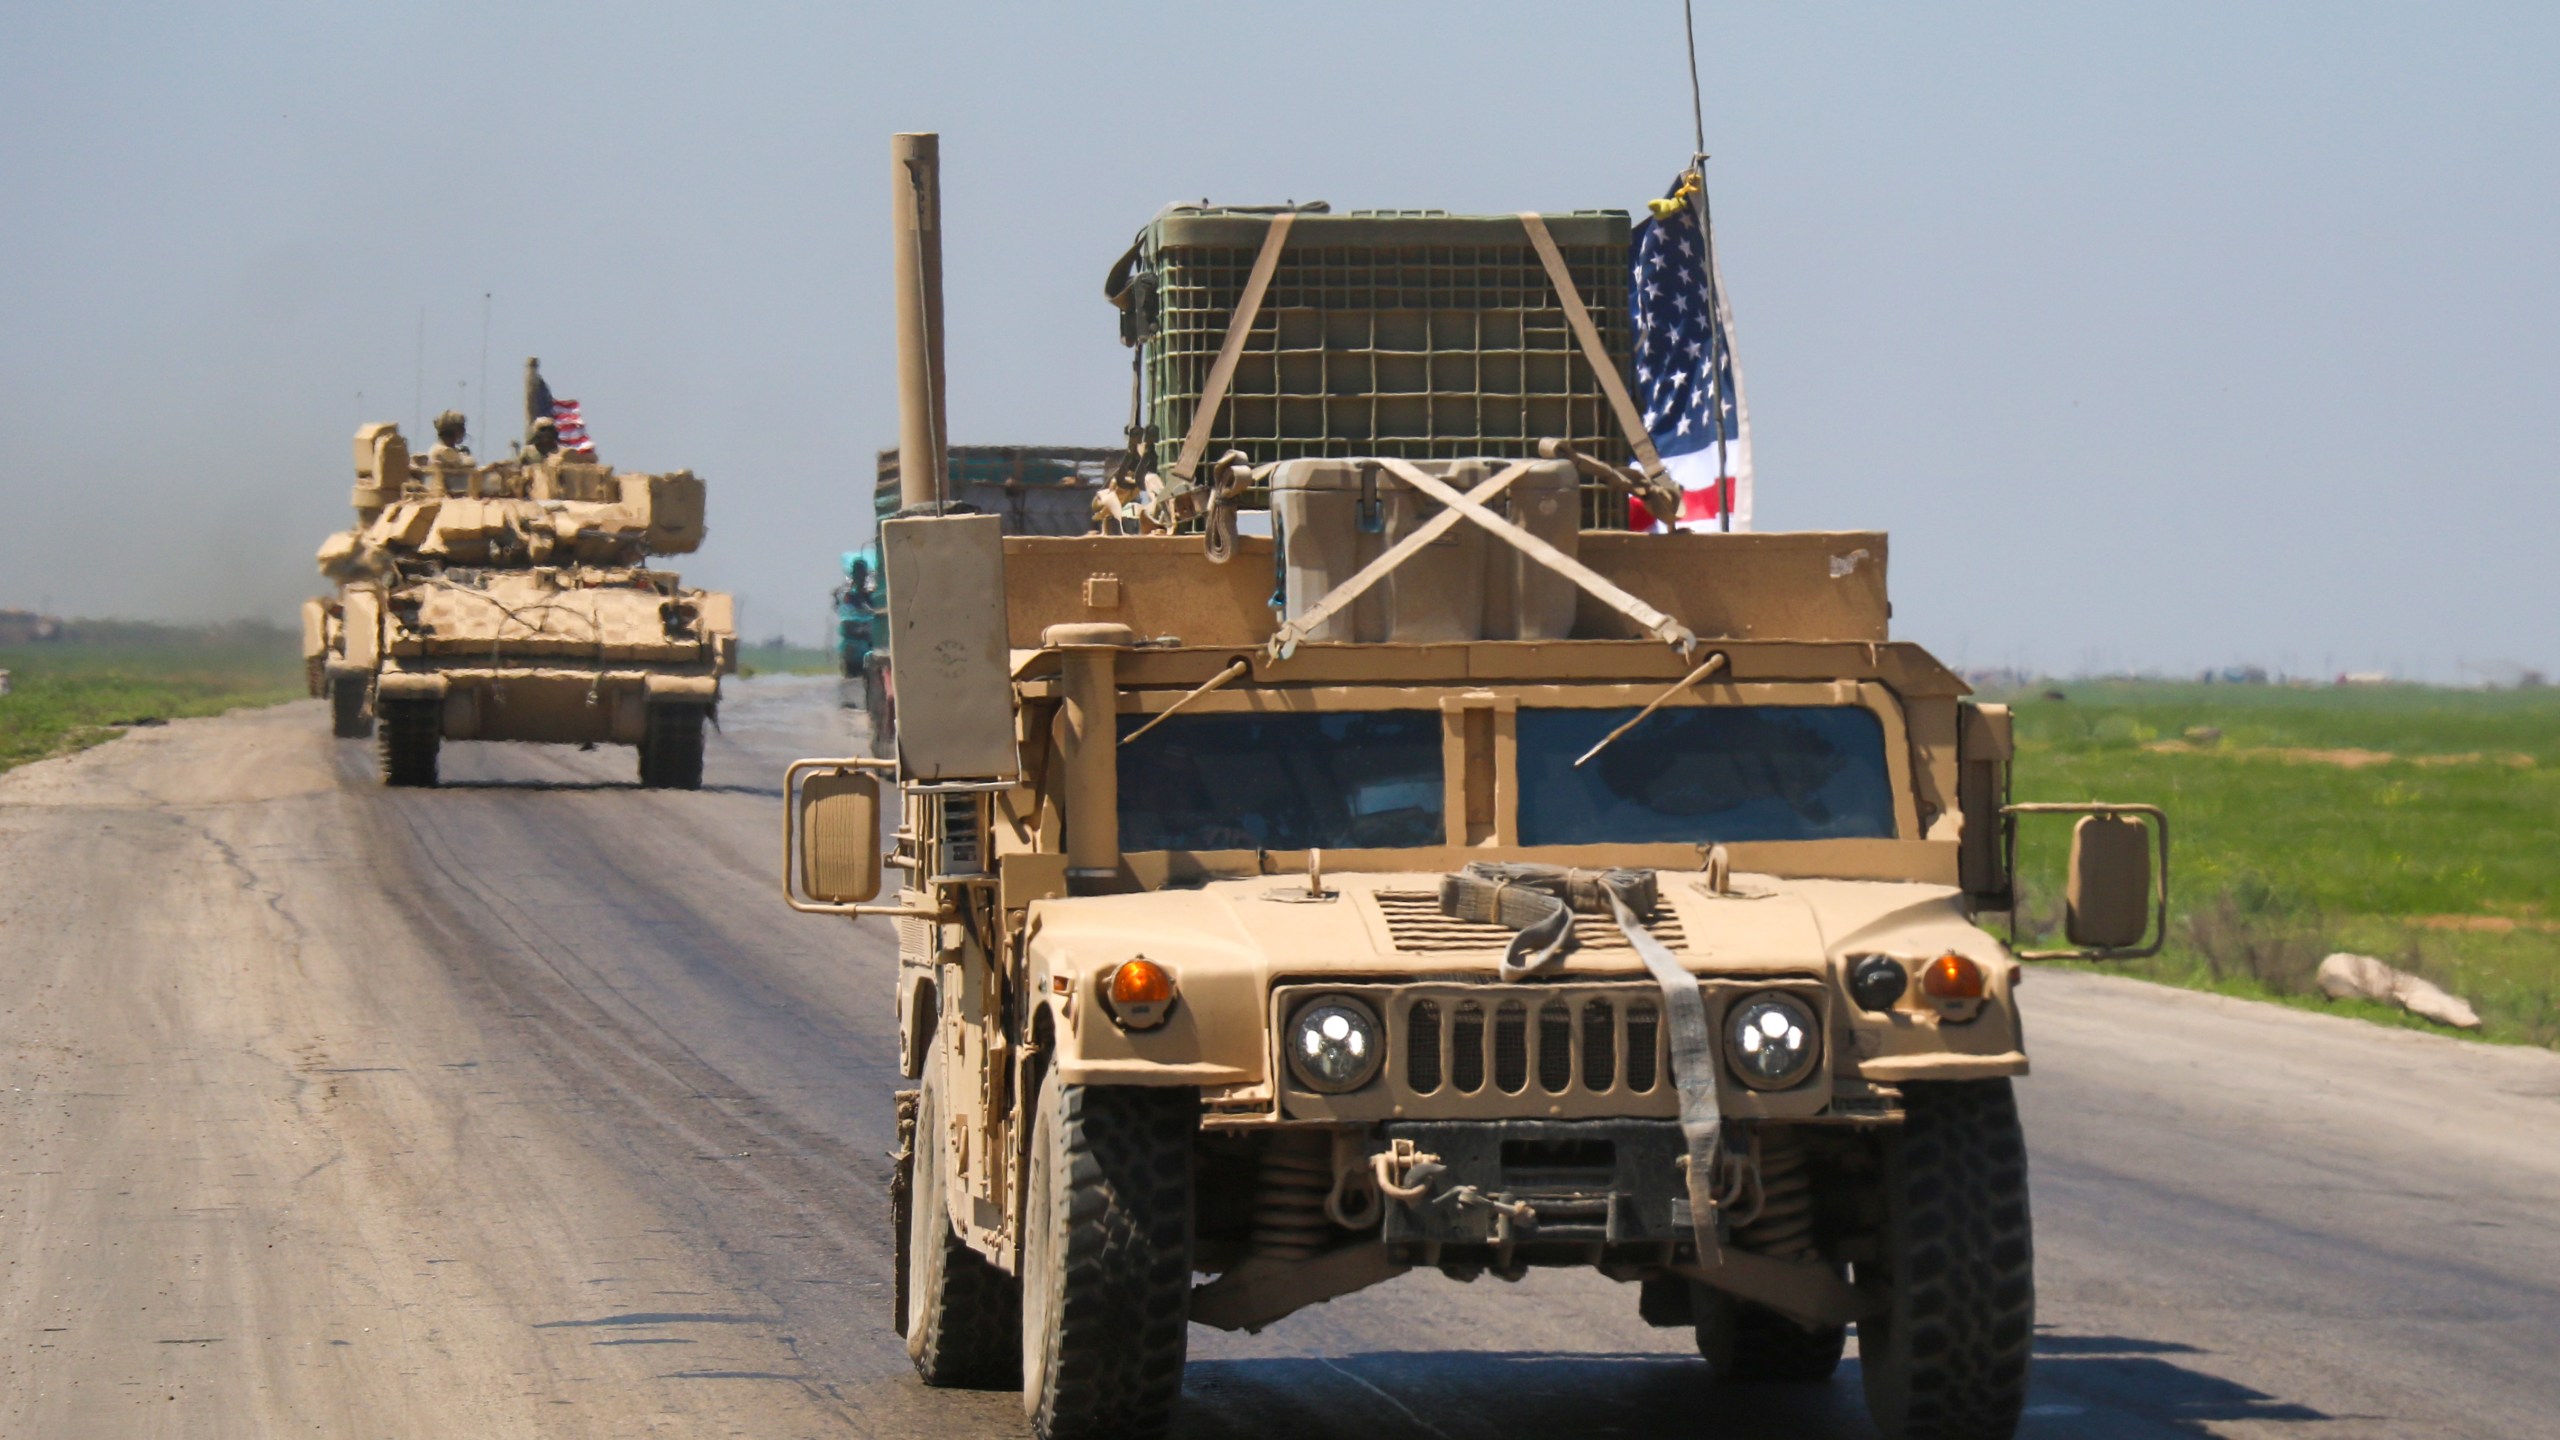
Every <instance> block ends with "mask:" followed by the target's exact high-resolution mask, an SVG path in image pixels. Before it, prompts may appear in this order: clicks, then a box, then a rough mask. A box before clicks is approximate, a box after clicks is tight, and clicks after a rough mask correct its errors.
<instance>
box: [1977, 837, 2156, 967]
mask: <svg viewBox="0 0 2560 1440" xmlns="http://www.w3.org/2000/svg"><path fill="white" fill-rule="evenodd" d="M2001 813H2002V814H2003V815H2004V816H2009V817H2015V816H2019V815H2056V814H2059V815H2078V816H2079V817H2080V821H2079V823H2078V824H2076V825H2074V826H2072V827H2071V873H2070V879H2069V881H2068V883H2067V886H2066V888H2065V890H2064V893H2063V923H2062V929H2063V934H2064V936H2065V938H2067V939H2069V940H2070V942H2071V946H2072V948H2071V949H2068V950H2021V951H2018V952H2017V956H2018V958H2019V959H2021V960H2139V959H2141V958H2142V957H2144V956H2146V955H2157V954H2159V953H2160V947H2161V945H2162V943H2163V942H2165V941H2166V940H2167V938H2168V932H2169V817H2168V816H2167V815H2166V814H2165V813H2163V812H2162V811H2161V810H2160V808H2159V807H2158V806H2155V805H2095V804H2092V805H2011V806H2007V807H2004V809H2003V810H2002V812H2001ZM2010 823H2011V829H2010V833H2009V841H2010V846H2011V848H2012V849H2014V847H2015V845H2016V829H2015V824H2016V822H2015V820H2014V819H2012V820H2011V822H2010ZM2155 852H2156V855H2157V859H2158V863H2157V865H2156V866H2155V865H2154V863H2153V860H2154V855H2155ZM2011 870H2012V873H2014V870H2015V863H2014V859H2013V860H2012V864H2011ZM2015 919H2016V915H2015V912H2014V911H2013V912H2012V913H2011V920H2012V926H2013V928H2012V930H2011V932H2010V943H2011V945H2012V947H2013V948H2014V946H2015V944H2016V940H2017V934H2016V930H2015V928H2014V922H2015Z"/></svg>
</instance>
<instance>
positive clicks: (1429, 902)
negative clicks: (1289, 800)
mask: <svg viewBox="0 0 2560 1440" xmlns="http://www.w3.org/2000/svg"><path fill="white" fill-rule="evenodd" d="M1376 899H1377V902H1378V913H1379V914H1381V915H1383V916H1385V917H1386V921H1387V935H1388V936H1389V938H1391V939H1393V940H1394V941H1395V946H1396V948H1397V949H1399V950H1404V951H1408V952H1421V953H1431V954H1449V953H1465V952H1469V951H1479V950H1483V951H1499V950H1501V949H1502V948H1503V947H1504V946H1506V945H1508V944H1510V943H1511V934H1512V932H1511V931H1509V930H1506V929H1504V928H1503V927H1502V926H1499V925H1485V924H1479V923H1477V922H1476V921H1473V920H1453V919H1451V918H1450V917H1448V916H1446V915H1443V914H1441V913H1440V897H1439V896H1437V895H1434V894H1432V893H1430V892H1429V891H1425V890H1381V891H1379V892H1378V893H1377V896H1376ZM1645 928H1646V929H1648V930H1650V931H1652V932H1653V936H1654V938H1655V939H1657V940H1660V941H1661V942H1662V943H1663V944H1665V945H1668V946H1670V947H1671V948H1672V949H1673V950H1685V949H1687V948H1689V937H1688V935H1687V934H1686V933H1685V932H1683V931H1682V930H1681V928H1680V917H1679V916H1677V915H1675V914H1673V913H1672V911H1671V907H1670V906H1668V905H1665V906H1662V907H1660V908H1659V909H1657V910H1655V911H1654V913H1653V918H1652V919H1651V920H1649V921H1647V922H1645ZM1573 939H1574V944H1575V946H1576V947H1577V948H1580V949H1584V950H1628V949H1632V948H1634V947H1632V946H1630V945H1628V944H1627V937H1626V936H1624V935H1621V934H1619V933H1618V926H1617V922H1615V921H1613V920H1611V919H1610V918H1609V917H1608V916H1606V915H1576V916H1574V917H1573Z"/></svg>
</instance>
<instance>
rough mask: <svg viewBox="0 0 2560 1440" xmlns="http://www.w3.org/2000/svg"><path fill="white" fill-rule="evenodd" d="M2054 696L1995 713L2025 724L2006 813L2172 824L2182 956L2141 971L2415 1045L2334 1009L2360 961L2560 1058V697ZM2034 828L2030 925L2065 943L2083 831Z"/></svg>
mask: <svg viewBox="0 0 2560 1440" xmlns="http://www.w3.org/2000/svg"><path fill="white" fill-rule="evenodd" d="M2059 688H2060V689H2061V690H2063V691H2064V692H2065V693H2066V695H2067V697H2068V698H2066V699H2064V700H2060V701H2052V700H2045V699H2042V698H2040V695H2039V692H2038V691H2035V690H2029V691H2026V692H2023V693H2020V694H2017V695H2013V696H2005V697H2004V696H1990V697H1986V698H1991V699H2006V700H2008V701H2009V702H2010V703H2011V704H2012V706H2013V707H2014V713H2015V714H2016V716H2017V735H2018V760H2017V767H2016V772H2015V781H2014V783H2015V790H2016V794H2015V797H2014V798H2016V799H2018V800H2022V801H2026V800H2119V801H2150V802H2153V803H2156V804H2158V805H2161V806H2162V807H2164V808H2165V809H2167V810H2168V811H2169V816H2170V827H2171V828H2170V835H2171V851H2170V877H2171V884H2172V890H2171V897H2170V898H2171V910H2172V913H2173V917H2174V918H2173V920H2172V923H2171V927H2170V942H2171V943H2170V947H2169V949H2168V951H2167V952H2166V953H2165V954H2163V955H2161V956H2160V957H2158V958H2157V959H2154V960H2149V961H2140V962H2132V963H2130V964H2127V965H2125V966H2123V967H2122V968H2123V969H2125V970H2126V971H2127V972H2128V973H2132V974H2136V975H2141V976H2144V977H2146V978H2152V979H2161V980H2169V981H2172V982H2175V983H2180V984H2190V985H2199V986H2203V987H2206V988H2211V989H2216V990H2221V991H2225V992H2227V993H2232V994H2239V995H2249V996H2255V997H2261V998H2271V999H2279V1000H2285V1001H2288V1002H2290V1003H2296V1004H2302V1005H2305V1006H2309V1007H2313V1008H2323V1009H2333V1010H2339V1011H2345V1012H2349V1013H2354V1014H2359V1015H2364V1016H2367V1017H2369V1018H2373V1019H2377V1020H2383V1021H2386V1022H2389V1023H2400V1024H2410V1025H2420V1026H2423V1025H2424V1024H2425V1022H2422V1021H2417V1020H2413V1019H2410V1018H2409V1017H2406V1016H2404V1015H2402V1014H2401V1013H2400V1012H2399V1011H2398V1010H2396V1009H2392V1008H2389V1007H2385V1006H2380V1005H2370V1004H2364V1003H2353V1004H2332V1003H2331V1002H2328V1001H2326V1000H2325V999H2323V998H2321V997H2320V995H2319V993H2318V991H2317V989H2316V987H2314V986H2313V985H2312V983H2311V971H2312V969H2313V968H2314V967H2316V966H2317V965H2318V963H2319V961H2320V959H2321V957H2322V956H2324V955H2326V954H2328V953H2329V952H2330V951H2332V950H2353V951H2358V952H2361V953H2363V954H2368V955H2376V956H2380V957H2381V958H2383V959H2384V960H2387V961H2390V962H2391V963H2393V964H2395V965H2398V966H2400V967H2401V968H2403V969H2409V970H2415V971H2418V972H2419V973H2421V974H2424V975H2426V976H2427V977H2428V978H2430V979H2432V980H2435V981H2436V982H2437V983H2439V984H2441V985H2443V986H2445V987H2446V988H2447V989H2449V990H2452V991H2453V992H2454V993H2455V994H2457V995H2460V996H2462V997H2464V998H2465V999H2468V1000H2470V1001H2471V1002H2472V1003H2473V1005H2475V1006H2476V1007H2477V1008H2478V1009H2479V1011H2480V1013H2481V1017H2482V1019H2483V1020H2484V1021H2485V1022H2486V1030H2485V1034H2486V1035H2487V1037H2488V1038H2490V1039H2494V1040H2505V1041H2515V1042H2523V1043H2529V1044H2538V1045H2560V689H2539V690H2507V691H2478V690H2431V689H2423V688H2419V687H2415V686H2384V687H2373V688H2327V687H2323V688H2318V689H2295V688H2290V687H2285V686H2272V685H2183V684H2151V683H2134V682H2124V683H2116V682H2096V683H2092V682H2079V683H2067V682H2066V683H2064V684H2062V685H2060V686H2059ZM2216 731H2218V732H2219V734H2218V735H2217V734H2214V733H2212V732H2216ZM2025 823H2026V824H2027V825H2028V826H2029V827H2031V828H2029V829H2028V830H2026V831H2025V832H2024V839H2023V840H2022V844H2021V859H2020V866H2021V870H2022V871H2023V872H2024V877H2025V882H2026V883H2025V884H2024V886H2023V888H2022V892H2021V893H2022V897H2023V903H2022V905H2021V918H2022V922H2035V921H2041V922H2042V923H2041V924H2040V925H2031V927H2030V928H2036V929H2051V928H2054V927H2055V926H2056V924H2057V922H2058V915H2059V908H2060V907H2059V902H2058V897H2059V896H2060V894H2061V873H2062V860H2063V856H2064V854H2065V852H2066V851H2067V849H2068V846H2069V825H2068V822H2067V821H2062V820H2053V819H2045V820H2042V821H2039V820H2036V819H2033V818H2030V819H2028V820H2027V821H2026V822H2025Z"/></svg>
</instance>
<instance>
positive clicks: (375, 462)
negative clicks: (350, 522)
mask: <svg viewBox="0 0 2560 1440" xmlns="http://www.w3.org/2000/svg"><path fill="white" fill-rule="evenodd" d="M355 451H356V453H355V460H356V485H355V490H354V492H353V493H351V494H350V495H348V497H347V503H348V504H350V505H353V506H354V507H355V508H356V513H357V514H358V515H359V516H361V517H362V518H363V519H364V521H365V522H366V523H368V524H370V523H371V522H372V519H373V516H374V515H375V514H376V513H378V512H380V511H381V509H382V508H383V507H384V506H386V505H389V504H390V503H391V502H392V501H394V500H397V499H399V498H400V489H401V487H402V486H404V485H406V484H408V483H409V442H408V441H407V440H404V439H402V438H401V436H400V427H399V426H398V425H396V424H394V423H392V422H390V421H387V420H378V421H375V422H374V423H373V424H370V425H366V426H362V427H360V428H358V429H357V431H356V445H355Z"/></svg>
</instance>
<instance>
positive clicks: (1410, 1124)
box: [1383, 1120, 1694, 1263]
mask: <svg viewBox="0 0 2560 1440" xmlns="http://www.w3.org/2000/svg"><path fill="white" fill-rule="evenodd" d="M1384 1133H1385V1135H1386V1138H1387V1142H1388V1144H1389V1145H1391V1146H1392V1145H1394V1144H1395V1142H1397V1141H1399V1140H1403V1141H1409V1142H1411V1144H1412V1146H1413V1148H1414V1149H1415V1150H1417V1151H1420V1152H1422V1153H1424V1154H1427V1155H1430V1156H1432V1157H1434V1158H1435V1159H1437V1160H1438V1161H1439V1163H1440V1164H1441V1165H1443V1166H1445V1167H1446V1169H1445V1171H1444V1172H1443V1173H1442V1174H1441V1175H1440V1176H1439V1177H1438V1179H1437V1180H1436V1181H1435V1182H1434V1185H1433V1193H1432V1194H1431V1195H1430V1196H1428V1197H1427V1198H1424V1199H1421V1200H1415V1201H1411V1202H1399V1201H1394V1200H1390V1201H1388V1202H1387V1211H1386V1224H1385V1230H1384V1237H1383V1238H1384V1239H1385V1240H1386V1241H1387V1243H1388V1244H1389V1245H1390V1246H1410V1247H1417V1248H1420V1249H1425V1250H1427V1251H1430V1252H1432V1253H1433V1255H1434V1256H1436V1253H1437V1251H1438V1250H1439V1249H1440V1248H1441V1247H1446V1246H1498V1247H1511V1248H1518V1249H1524V1250H1529V1251H1533V1252H1534V1251H1543V1250H1548V1249H1555V1248H1558V1247H1562V1248H1564V1249H1566V1250H1569V1251H1570V1252H1571V1253H1570V1254H1566V1255H1559V1256H1557V1257H1554V1258H1557V1259H1560V1260H1572V1261H1587V1260H1588V1259H1590V1258H1591V1250H1592V1247H1594V1246H1598V1247H1602V1248H1603V1249H1616V1248H1618V1247H1622V1246H1654V1247H1660V1246H1666V1245H1668V1246H1678V1245H1691V1244H1693V1242H1694V1235H1693V1232H1692V1231H1691V1228H1690V1219H1689V1199H1688V1194H1687V1190H1686V1188H1685V1185H1684V1183H1683V1181H1682V1179H1681V1173H1680V1160H1681V1157H1682V1156H1683V1155H1685V1154H1686V1153H1687V1147H1686V1145H1685V1144H1684V1143H1683V1141H1682V1139H1681V1135H1680V1126H1679V1123H1678V1122H1677V1121H1668V1120H1440V1121H1434V1120H1416V1121H1402V1122H1398V1123H1394V1124H1390V1125H1388V1126H1386V1127H1385V1132H1384ZM1417 1258H1419V1257H1417ZM1425 1263H1429V1262H1428V1261H1427V1260H1426V1262H1425Z"/></svg>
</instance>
